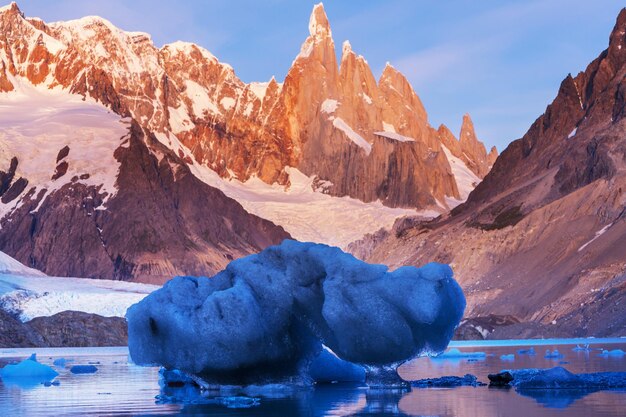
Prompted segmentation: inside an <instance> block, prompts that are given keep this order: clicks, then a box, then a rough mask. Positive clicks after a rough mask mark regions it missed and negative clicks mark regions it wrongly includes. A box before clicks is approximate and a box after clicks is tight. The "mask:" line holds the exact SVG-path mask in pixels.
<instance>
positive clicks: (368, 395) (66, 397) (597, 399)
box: [0, 342, 626, 417]
mask: <svg viewBox="0 0 626 417" xmlns="http://www.w3.org/2000/svg"><path fill="white" fill-rule="evenodd" d="M599 343H600V342H599ZM573 346H574V345H572V346H569V347H566V346H563V345H560V346H558V348H559V350H561V352H564V353H565V355H566V360H567V361H569V362H570V364H569V365H566V367H567V369H569V370H571V371H572V372H577V373H581V372H601V371H626V359H625V358H604V357H599V356H598V352H599V351H597V350H596V351H593V352H591V354H590V352H585V351H572V350H571V349H572V347H573ZM613 346H615V345H613ZM613 346H610V347H613ZM548 347H550V348H551V349H553V348H554V347H557V346H554V347H553V346H548ZM616 347H620V348H622V349H626V344H623V343H622V344H618V345H617V346H616ZM478 349H480V350H483V351H485V352H486V358H485V359H484V360H476V361H474V360H471V359H472V358H467V359H462V360H460V361H457V360H429V359H426V358H425V359H420V360H417V361H414V362H412V363H410V364H408V365H407V366H404V367H403V368H401V372H400V373H401V375H402V376H403V377H405V379H421V378H434V377H440V376H444V375H464V374H465V373H471V374H474V375H476V376H478V379H479V380H481V381H487V377H486V375H487V374H488V373H494V372H499V371H501V370H502V369H504V368H547V367H552V366H554V362H553V361H551V360H548V359H545V358H544V357H543V355H542V354H537V355H526V354H524V355H522V354H519V355H516V359H515V361H514V362H506V363H505V362H503V361H501V359H500V356H501V355H502V354H510V353H517V351H518V349H520V347H519V346H508V347H485V346H483V347H480V348H476V349H475V350H478ZM463 350H469V349H468V348H463ZM542 350H543V348H542ZM542 350H539V349H537V351H538V352H542ZM28 354H30V352H29V353H28ZM58 355H59V356H60V355H64V356H65V357H66V358H70V357H71V356H70V355H69V354H68V352H65V351H63V352H59V353H58ZM27 356H28V355H27V354H26V353H24V354H23V355H19V356H18V357H15V358H11V361H15V360H21V359H23V358H24V357H27ZM57 357H58V356H44V355H41V362H42V363H45V364H47V365H50V366H55V365H54V364H53V362H54V360H55V359H56V358H57ZM74 359H76V363H79V364H87V363H89V362H91V361H99V362H101V364H100V365H98V368H99V370H98V372H97V373H96V374H92V375H74V374H71V372H70V371H69V367H67V366H65V367H64V366H59V367H56V366H55V369H56V370H57V371H58V372H59V373H60V375H59V377H58V378H57V381H59V382H60V384H61V385H60V386H50V387H47V386H44V385H42V384H40V383H37V385H36V386H30V387H27V386H25V385H19V384H18V385H16V384H13V383H12V381H9V380H6V381H2V380H0V415H10V416H11V417H13V416H28V417H34V416H36V417H38V416H46V417H47V416H51V415H54V416H68V415H71V416H88V415H89V416H94V415H95V416H102V415H106V416H131V415H132V416H141V415H150V416H154V415H184V416H200V415H208V416H228V417H255V416H258V417H260V416H264V417H272V416H276V417H299V416H303V417H325V416H328V417H340V416H341V417H343V416H346V417H347V416H441V417H443V416H446V417H447V416H450V417H452V416H468V417H472V416H481V417H482V416H495V417H498V416H502V417H529V416H533V417H535V416H541V417H553V416H560V417H563V416H564V415H567V417H587V416H591V415H593V416H620V417H623V416H624V412H623V410H625V409H626V393H625V392H624V391H622V392H615V391H603V392H592V391H579V390H575V391H564V390H551V391H547V390H527V391H521V392H517V391H516V390H514V389H508V390H501V389H498V390H494V389H489V388H487V387H459V388H453V389H448V388H429V389H413V390H412V391H410V392H406V391H397V390H396V391H393V390H391V391H380V390H370V389H367V388H365V387H363V386H361V385H349V384H330V385H319V386H316V387H315V388H309V389H300V390H292V391H290V392H282V393H281V392H280V391H279V390H277V391H274V392H271V393H267V392H265V393H261V392H259V393H248V394H244V395H247V396H249V397H258V398H259V399H260V401H259V403H258V404H257V405H254V404H248V406H249V408H228V407H237V406H243V405H246V404H245V403H237V401H235V402H228V401H223V400H217V399H216V397H215V396H213V397H211V396H203V395H200V393H199V391H194V392H195V395H196V396H195V397H193V395H194V392H180V395H179V397H178V399H177V400H176V398H175V395H176V393H175V392H174V391H171V390H165V389H161V390H160V389H159V384H158V381H159V375H158V369H157V368H142V367H137V366H134V365H132V364H129V363H127V361H126V356H119V355H116V356H106V357H104V356H98V355H93V356H89V357H82V358H79V357H76V358H74ZM0 361H2V360H0ZM7 361H8V359H7V360H4V361H2V362H4V363H6V362H7ZM4 363H2V364H0V366H2V365H4ZM161 395H166V396H169V397H172V398H173V399H174V401H159V400H158V399H155V397H159V396H161ZM221 395H222V396H225V395H236V396H239V395H241V394H239V393H234V394H225V393H222V394H221ZM185 398H187V399H186V400H185ZM209 400H211V401H209ZM185 401H186V402H185ZM563 409H565V410H563ZM563 413H565V414H563Z"/></svg>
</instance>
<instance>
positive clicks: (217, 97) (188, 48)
mask: <svg viewBox="0 0 626 417" xmlns="http://www.w3.org/2000/svg"><path fill="white" fill-rule="evenodd" d="M0 29H1V31H2V32H1V33H2V34H3V36H2V37H1V38H0V108H2V112H0V124H1V125H2V131H1V132H0V150H1V151H2V152H1V153H0V249H1V250H3V251H5V252H7V253H9V254H11V255H12V256H14V257H16V258H17V259H19V260H21V261H23V262H25V263H26V264H28V265H29V266H32V267H35V268H38V269H41V270H43V271H45V272H46V273H49V274H52V275H68V276H91V277H100V278H119V279H129V278H133V277H139V278H141V279H145V280H152V279H157V280H161V279H164V278H168V277H170V276H172V275H176V274H179V273H188V274H210V273H212V272H215V271H216V270H219V269H221V268H222V267H223V266H224V265H225V264H226V263H227V262H228V261H229V260H231V259H233V258H236V257H239V256H242V255H245V254H248V253H252V252H256V251H258V250H260V249H262V248H263V247H265V246H267V245H268V244H272V243H276V242H278V241H280V240H281V239H282V238H284V237H286V236H288V233H289V234H291V236H293V237H296V238H298V239H301V240H312V241H317V242H323V243H330V244H335V245H340V246H346V245H347V244H348V243H350V242H351V241H353V240H356V239H358V238H360V237H361V236H363V235H364V234H365V233H368V232H374V231H376V230H378V229H379V228H381V227H390V226H391V225H392V224H393V222H394V220H395V219H397V218H398V217H401V216H404V215H409V214H411V215H415V214H421V215H422V216H426V217H433V216H436V215H438V214H439V213H441V212H444V211H446V210H448V209H449V208H451V207H453V206H455V205H457V204H458V203H459V202H461V201H463V200H464V199H465V198H466V197H467V195H468V194H469V192H470V191H471V190H472V189H473V188H474V187H475V186H476V185H477V184H478V182H480V180H481V179H482V178H483V177H484V175H485V174H486V173H487V172H488V171H489V169H490V167H491V165H492V163H493V160H494V157H495V155H496V152H495V149H493V150H492V152H491V153H490V154H489V155H487V152H486V150H485V148H484V146H483V145H482V143H480V142H479V141H478V139H477V138H476V135H475V133H474V130H473V126H472V124H471V121H470V119H469V116H467V117H466V118H465V119H464V123H463V128H462V130H461V135H460V140H457V139H456V138H454V136H453V135H452V134H451V133H450V131H449V130H448V129H447V128H445V126H442V127H440V128H439V130H436V129H434V128H433V127H431V126H430V124H429V123H428V119H427V115H426V112H425V109H424V107H423V105H422V103H421V101H420V99H419V97H418V96H417V95H416V94H415V92H414V91H413V89H412V88H411V86H410V84H409V83H408V81H407V80H406V79H405V78H404V76H403V75H402V74H400V73H399V72H398V71H396V70H395V69H394V68H393V67H392V66H390V65H388V66H387V67H386V68H385V70H384V71H383V74H382V76H381V78H380V79H379V80H378V82H377V81H376V80H375V79H374V77H373V75H372V72H371V70H370V69H369V66H368V64H367V61H365V59H364V58H363V57H362V56H359V55H357V54H356V53H354V52H353V51H352V49H351V47H350V44H349V43H347V42H346V43H344V45H343V50H342V57H341V61H340V62H339V63H337V62H336V61H337V59H336V55H335V46H334V41H333V38H332V32H331V29H330V25H329V23H328V19H327V17H326V14H325V12H324V9H323V7H322V5H321V4H320V5H317V6H315V7H314V9H313V12H312V15H311V19H310V22H309V32H310V35H309V37H308V38H307V39H306V40H305V41H304V43H303V45H302V49H301V51H300V53H299V54H298V55H297V57H296V58H295V60H294V61H293V64H292V67H291V69H290V70H289V72H288V74H287V76H286V78H285V80H284V82H283V83H278V82H277V81H276V80H274V79H272V80H270V81H269V82H267V83H250V84H245V83H243V82H242V81H241V80H239V79H238V78H237V76H236V75H235V72H234V70H233V68H232V67H230V66H229V65H227V64H224V63H221V62H219V61H218V59H217V58H216V57H214V56H213V55H212V54H211V53H210V52H208V51H207V50H205V49H203V48H202V47H200V46H197V45H194V44H190V43H184V42H175V43H172V44H168V45H165V46H163V47H162V48H157V47H156V46H155V45H154V44H153V43H152V41H151V39H150V36H149V35H147V34H145V33H138V32H125V31H122V30H120V29H118V28H116V27H115V26H113V25H112V24H111V23H110V22H108V21H106V20H104V19H102V18H98V17H86V18H82V19H78V20H74V21H67V22H56V23H45V22H43V21H42V20H40V19H37V18H26V17H25V16H24V14H23V13H22V12H21V11H20V9H19V8H18V6H17V5H16V4H15V3H12V4H11V5H9V6H6V7H4V8H1V9H0ZM25 109H29V110H28V111H24V110H25ZM234 200H237V202H238V203H237V202H236V201H234ZM240 204H241V205H240ZM242 206H243V208H242ZM244 209H245V210H244ZM416 210H417V212H416ZM257 216H258V217H257ZM261 218H263V219H266V220H262V219H261ZM271 222H273V224H272V223H271ZM275 224H276V225H279V226H278V227H277V226H275ZM280 226H282V228H281V227H280ZM283 228H284V229H283ZM285 230H286V232H285ZM287 232H288V233H287ZM67 254H72V256H67Z"/></svg>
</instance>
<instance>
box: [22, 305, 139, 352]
mask: <svg viewBox="0 0 626 417" xmlns="http://www.w3.org/2000/svg"><path fill="white" fill-rule="evenodd" d="M25 326H27V327H29V328H31V329H33V330H34V331H35V332H36V333H38V334H39V335H40V336H41V338H42V339H43V341H44V345H42V346H50V347H92V346H126V344H127V343H128V327H127V326H126V320H125V319H123V318H121V317H102V316H99V315H97V314H89V313H83V312H81V311H63V312H61V313H58V314H55V315H53V316H50V317H36V318H34V319H32V320H31V321H29V322H28V323H26V324H25Z"/></svg>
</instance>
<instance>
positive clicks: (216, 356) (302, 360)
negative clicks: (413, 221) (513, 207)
mask: <svg viewBox="0 0 626 417" xmlns="http://www.w3.org/2000/svg"><path fill="white" fill-rule="evenodd" d="M464 308H465V298H464V296H463V293H462V291H461V288H460V287H459V286H458V284H457V283H456V281H455V280H454V279H453V278H452V270H451V269H450V268H449V267H448V266H447V265H442V264H434V263H433V264H428V265H426V266H424V267H422V268H415V267H404V268H399V269H398V270H396V271H393V272H389V271H388V270H387V267H385V266H384V265H370V264H367V263H365V262H362V261H359V260H357V259H355V258H354V257H352V256H351V255H348V254H346V253H344V252H342V251H341V250H339V249H337V248H333V247H329V246H325V245H319V244H312V243H300V242H296V241H289V240H288V241H285V242H283V243H282V244H281V245H279V246H273V247H270V248H268V249H266V250H264V251H263V252H261V253H259V254H258V255H251V256H248V257H246V258H242V259H239V260H236V261H233V262H231V263H230V264H229V266H228V267H227V268H226V269H225V270H224V271H222V272H220V273H219V274H217V275H215V276H214V277H213V278H210V279H209V278H193V277H178V278H175V279H173V280H171V281H170V282H168V283H167V284H166V285H165V286H164V287H163V288H162V289H160V290H158V291H156V292H154V293H152V294H151V295H149V296H148V297H146V298H145V299H144V300H142V301H141V302H140V303H138V304H135V305H134V306H132V307H131V308H130V309H129V310H128V313H127V320H128V326H129V349H130V353H131V357H132V359H133V360H134V361H135V362H136V363H138V364H146V365H147V364H159V365H162V366H165V367H166V368H170V369H173V368H176V369H180V370H182V371H184V372H186V373H189V374H193V375H196V376H199V377H200V378H202V379H204V380H205V381H209V382H214V383H228V384H232V383H237V384H245V383H266V382H276V381H282V382H284V381H286V380H288V381H292V382H294V381H295V382H306V381H307V380H308V376H307V375H306V371H307V369H308V365H309V363H310V361H311V360H312V359H313V358H314V357H315V356H316V355H317V354H319V352H320V350H321V344H322V343H324V344H325V345H326V346H328V347H329V348H330V349H332V350H333V351H334V352H335V353H336V354H337V355H338V356H339V357H340V358H342V359H345V360H348V361H351V362H356V363H361V364H364V365H368V366H382V365H386V364H394V363H396V364H397V363H399V362H402V361H404V360H407V359H410V358H412V357H414V356H416V355H420V354H423V353H431V352H439V351H442V350H443V349H445V347H446V346H447V344H448V342H449V340H450V339H451V337H452V334H453V331H454V328H455V327H456V325H457V324H458V323H459V321H460V319H461V317H462V314H463V310H464Z"/></svg>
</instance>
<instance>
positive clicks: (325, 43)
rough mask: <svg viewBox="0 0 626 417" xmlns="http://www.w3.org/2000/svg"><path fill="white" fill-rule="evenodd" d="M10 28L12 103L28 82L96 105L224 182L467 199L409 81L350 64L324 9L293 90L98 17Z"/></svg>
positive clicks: (389, 71)
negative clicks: (177, 148) (293, 182)
mask: <svg viewBox="0 0 626 417" xmlns="http://www.w3.org/2000/svg"><path fill="white" fill-rule="evenodd" d="M0 28H1V29H2V30H3V33H5V34H6V35H7V38H6V39H7V40H6V41H5V42H3V43H2V44H1V45H0V47H1V49H3V50H4V52H5V55H6V58H3V60H2V67H0V80H2V81H1V82H0V88H1V89H2V90H1V91H11V90H13V89H14V88H15V82H14V78H15V77H16V76H19V77H24V78H26V79H28V80H29V81H30V82H32V83H33V84H35V85H45V86H49V87H54V86H60V87H63V88H66V89H68V90H69V91H71V92H72V93H75V94H81V95H85V96H89V97H92V98H95V99H96V100H98V101H99V102H101V103H103V104H105V105H106V106H108V107H110V108H111V109H112V110H113V111H115V112H116V113H118V114H120V115H122V116H130V117H132V118H133V119H135V120H136V121H137V122H138V123H139V124H140V125H141V126H142V127H143V128H145V129H148V130H150V131H152V132H154V133H166V132H172V133H173V134H174V135H175V136H176V138H177V139H178V140H180V142H181V143H182V144H183V145H184V146H185V147H186V148H187V149H188V150H190V152H191V154H192V155H193V157H194V159H195V160H196V161H197V162H199V163H200V164H203V165H206V166H208V167H210V168H211V169H213V170H215V171H216V172H218V173H219V174H220V175H221V176H222V177H226V178H229V177H235V178H238V179H240V180H247V179H249V178H250V177H252V176H256V177H259V178H261V179H262V180H263V181H266V182H267V183H274V182H278V183H281V184H285V185H288V184H289V175H288V173H287V171H286V170H285V168H286V167H296V168H298V169H300V170H301V171H302V172H304V173H305V174H307V175H309V176H317V177H319V179H320V180H322V181H326V182H327V183H328V187H327V192H329V193H331V194H333V195H337V196H344V195H348V196H351V197H355V198H358V199H361V200H363V201H367V202H369V201H375V200H381V201H383V202H384V203H385V204H387V205H389V206H394V207H395V206H403V207H418V208H426V207H437V205H438V202H439V203H440V204H443V205H445V204H446V203H445V197H446V196H449V197H453V198H457V199H458V198H459V192H458V189H457V185H456V183H455V178H454V176H453V174H452V172H451V170H450V166H449V163H448V160H447V158H446V155H445V154H444V153H443V152H442V148H441V145H440V140H439V137H438V134H437V131H435V130H434V129H433V128H432V127H431V126H430V125H429V124H428V120H427V115H426V111H425V110H424V107H423V105H422V103H421V101H420V99H419V97H418V96H417V95H416V94H415V92H414V91H413V89H412V87H411V86H410V84H409V83H408V81H407V80H406V79H405V78H404V76H403V75H402V74H400V73H399V72H398V71H396V70H395V69H393V67H391V66H387V68H385V70H384V72H383V74H382V76H381V78H380V80H378V83H377V82H376V80H375V79H374V77H373V75H372V72H371V70H370V69H369V66H368V64H367V61H365V59H364V58H363V57H362V56H359V55H356V54H355V53H354V52H353V51H352V49H351V47H350V45H349V44H348V43H346V44H344V47H343V54H342V59H341V62H340V63H339V64H338V63H337V62H336V55H335V45H334V41H333V38H332V32H331V29H330V25H329V22H328V19H327V17H326V14H325V12H324V9H323V7H322V5H321V4H319V5H317V6H315V7H314V9H313V12H312V15H311V19H310V23H309V31H310V36H309V37H308V38H307V39H306V40H305V42H304V43H303V45H302V49H301V51H300V53H299V55H298V56H297V57H296V59H295V60H294V62H293V65H292V68H291V69H290V70H289V72H288V74H287V77H286V79H285V81H284V83H282V84H279V83H277V82H276V81H275V80H274V79H272V80H270V81H269V82H268V83H251V84H245V83H243V82H242V81H241V80H239V79H238V78H237V76H236V75H235V72H234V70H233V68H232V67H230V66H229V65H227V64H223V63H220V62H219V61H218V60H217V59H216V58H215V57H214V56H213V55H211V53H210V52H208V51H206V50H204V49H203V48H201V47H199V46H197V45H193V44H188V43H183V42H177V43H173V44H169V45H165V46H164V47H163V48H161V49H157V48H156V47H155V46H154V45H153V44H152V42H151V40H150V37H149V35H147V34H144V33H136V32H124V31H121V30H119V29H118V28H116V27H114V26H113V25H112V24H111V23H109V22H107V21H106V20H104V19H100V18H96V17H88V18H83V19H79V20H74V21H69V22H60V23H54V24H50V25H48V24H46V23H44V22H42V21H41V20H38V19H27V18H24V15H23V14H22V13H21V12H20V10H19V9H18V8H17V6H16V5H14V4H13V5H12V6H11V7H9V8H7V9H5V11H4V12H3V13H2V15H1V16H0ZM9 39H10V41H9ZM475 142H477V139H476V138H475V135H473V130H472V135H471V137H470V136H468V137H467V138H465V136H464V137H463V138H462V140H461V145H462V148H461V149H462V150H463V151H464V152H465V156H466V157H467V163H468V164H470V165H471V166H472V167H473V168H472V169H473V170H475V172H476V173H477V175H478V176H479V177H481V178H482V177H483V176H484V173H486V171H487V169H488V164H486V162H485V155H484V153H485V152H484V147H483V146H482V144H479V143H475ZM466 145H467V146H466ZM481 147H482V148H481ZM481 151H482V153H481ZM62 168H63V167H61V169H62Z"/></svg>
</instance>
